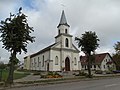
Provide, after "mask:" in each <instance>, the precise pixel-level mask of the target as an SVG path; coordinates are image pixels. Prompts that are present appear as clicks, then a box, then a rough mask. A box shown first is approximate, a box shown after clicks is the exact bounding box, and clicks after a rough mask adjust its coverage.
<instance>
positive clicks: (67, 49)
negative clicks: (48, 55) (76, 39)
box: [51, 48, 80, 53]
mask: <svg viewBox="0 0 120 90" xmlns="http://www.w3.org/2000/svg"><path fill="white" fill-rule="evenodd" d="M51 49H52V50H57V51H60V50H61V51H62V50H64V51H68V52H71V51H72V52H75V53H79V52H80V51H78V50H73V49H70V48H51Z"/></svg>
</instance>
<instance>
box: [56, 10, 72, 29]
mask: <svg viewBox="0 0 120 90" xmlns="http://www.w3.org/2000/svg"><path fill="white" fill-rule="evenodd" d="M60 25H66V26H68V27H70V26H69V25H68V24H67V20H66V17H65V13H64V10H63V11H62V15H61V19H60V23H59V25H58V26H57V27H59V26H60Z"/></svg>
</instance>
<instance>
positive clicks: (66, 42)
mask: <svg viewBox="0 0 120 90" xmlns="http://www.w3.org/2000/svg"><path fill="white" fill-rule="evenodd" d="M65 46H66V47H69V41H68V39H67V38H66V40H65Z"/></svg>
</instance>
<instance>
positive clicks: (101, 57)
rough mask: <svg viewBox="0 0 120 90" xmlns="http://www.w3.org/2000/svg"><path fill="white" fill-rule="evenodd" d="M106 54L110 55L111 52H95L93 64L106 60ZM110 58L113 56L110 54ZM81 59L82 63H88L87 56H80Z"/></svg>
mask: <svg viewBox="0 0 120 90" xmlns="http://www.w3.org/2000/svg"><path fill="white" fill-rule="evenodd" d="M106 55H109V56H110V54H109V53H101V54H95V56H94V58H95V60H94V62H93V64H100V63H101V62H102V61H103V60H104V58H105V56H106ZM110 58H112V57H111V56H110ZM80 61H81V64H82V65H86V64H87V56H80Z"/></svg>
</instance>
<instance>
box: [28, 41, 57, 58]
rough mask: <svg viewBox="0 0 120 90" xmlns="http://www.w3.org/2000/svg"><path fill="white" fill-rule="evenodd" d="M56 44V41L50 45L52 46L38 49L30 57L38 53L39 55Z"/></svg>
mask: <svg viewBox="0 0 120 90" xmlns="http://www.w3.org/2000/svg"><path fill="white" fill-rule="evenodd" d="M55 44H56V43H54V44H52V45H50V46H48V47H46V48H44V49H42V50H40V51H38V52H37V53H34V54H32V55H30V58H32V57H34V56H36V55H39V54H41V53H43V52H45V51H48V50H50V48H51V47H52V46H54V45H55Z"/></svg>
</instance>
